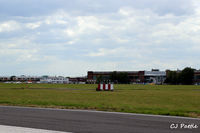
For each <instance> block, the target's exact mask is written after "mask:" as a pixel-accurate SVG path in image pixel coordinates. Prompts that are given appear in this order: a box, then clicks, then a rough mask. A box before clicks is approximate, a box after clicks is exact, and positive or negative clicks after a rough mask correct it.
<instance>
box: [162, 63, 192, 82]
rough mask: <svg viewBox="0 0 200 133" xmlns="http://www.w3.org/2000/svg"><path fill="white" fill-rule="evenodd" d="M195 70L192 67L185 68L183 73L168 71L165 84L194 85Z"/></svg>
mask: <svg viewBox="0 0 200 133" xmlns="http://www.w3.org/2000/svg"><path fill="white" fill-rule="evenodd" d="M193 79H194V69H192V68H190V67H186V68H184V69H183V70H182V71H168V74H167V78H166V80H165V83H167V84H174V85H177V84H184V85H190V84H193Z"/></svg>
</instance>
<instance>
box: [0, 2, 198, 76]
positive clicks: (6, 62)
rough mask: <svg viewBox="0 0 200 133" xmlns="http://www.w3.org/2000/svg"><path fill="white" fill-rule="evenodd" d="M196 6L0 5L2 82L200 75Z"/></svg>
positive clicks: (34, 3) (162, 3)
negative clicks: (96, 74)
mask: <svg viewBox="0 0 200 133" xmlns="http://www.w3.org/2000/svg"><path fill="white" fill-rule="evenodd" d="M199 51H200V1H198V0H73V1H71V0H0V76H2V75H4V76H5V75H35V76H37V75H38V76H41V75H57V76H59V75H62V76H85V75H87V71H137V70H151V69H152V68H156V69H160V70H166V69H171V70H176V69H183V68H185V67H193V68H196V69H200V61H199V59H200V52H199Z"/></svg>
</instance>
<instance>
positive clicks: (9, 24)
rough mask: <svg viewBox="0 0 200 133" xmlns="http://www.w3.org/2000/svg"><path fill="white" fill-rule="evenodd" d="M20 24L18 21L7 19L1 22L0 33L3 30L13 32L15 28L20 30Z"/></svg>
mask: <svg viewBox="0 0 200 133" xmlns="http://www.w3.org/2000/svg"><path fill="white" fill-rule="evenodd" d="M19 29H20V25H19V23H17V22H16V21H6V22H2V23H0V33H1V32H11V31H15V30H19Z"/></svg>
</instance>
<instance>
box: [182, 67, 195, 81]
mask: <svg viewBox="0 0 200 133" xmlns="http://www.w3.org/2000/svg"><path fill="white" fill-rule="evenodd" d="M193 79H194V69H192V68H190V67H186V68H185V69H183V70H182V72H181V83H182V84H185V85H191V84H193Z"/></svg>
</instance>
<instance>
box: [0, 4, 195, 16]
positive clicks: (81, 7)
mask: <svg viewBox="0 0 200 133" xmlns="http://www.w3.org/2000/svg"><path fill="white" fill-rule="evenodd" d="M121 7H132V8H138V9H150V10H153V11H155V12H156V13H157V14H159V15H165V14H169V13H171V14H174V15H185V14H191V13H193V9H194V8H193V5H192V0H73V1H71V0H6V1H5V0H0V14H1V15H11V16H38V15H45V14H51V13H52V12H55V11H56V10H59V9H63V10H65V11H68V12H71V13H74V14H77V15H78V14H82V15H83V14H94V13H110V12H116V11H118V10H119V8H121Z"/></svg>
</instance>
